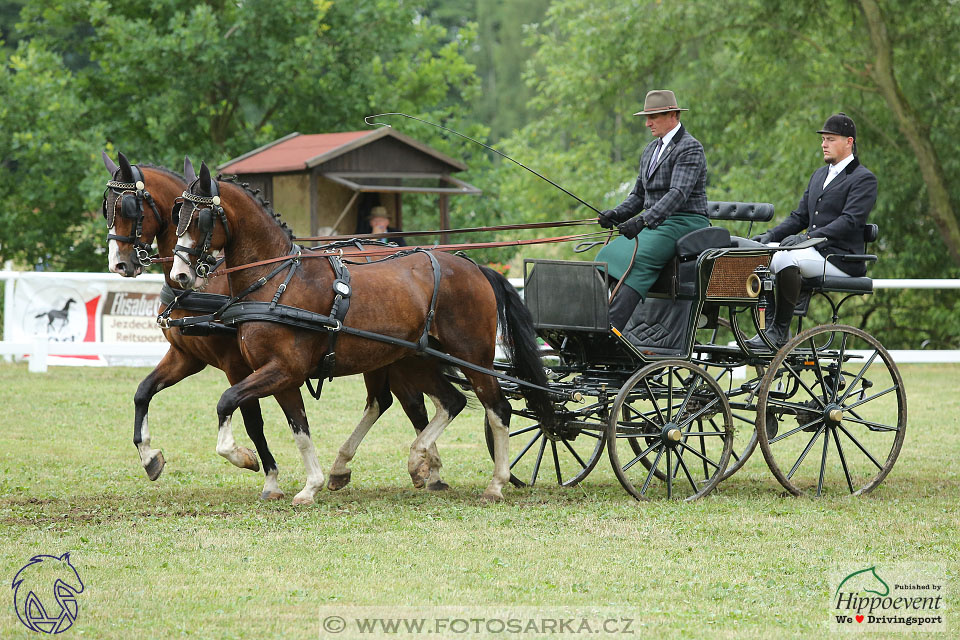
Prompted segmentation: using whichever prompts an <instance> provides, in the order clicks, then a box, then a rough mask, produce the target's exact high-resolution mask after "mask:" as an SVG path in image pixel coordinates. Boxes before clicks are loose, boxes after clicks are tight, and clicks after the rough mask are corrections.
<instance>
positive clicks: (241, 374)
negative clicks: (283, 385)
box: [224, 363, 283, 500]
mask: <svg viewBox="0 0 960 640" xmlns="http://www.w3.org/2000/svg"><path fill="white" fill-rule="evenodd" d="M225 365H226V366H224V373H226V374H227V380H229V381H230V384H231V385H234V384H237V383H238V382H240V381H241V380H243V379H244V378H245V377H247V375H249V373H250V369H249V368H248V367H247V366H246V365H233V366H229V363H225ZM240 414H241V415H242V416H243V427H244V429H246V431H247V436H248V437H249V438H250V441H251V442H253V446H254V447H256V449H257V453H258V454H260V460H261V461H262V462H263V473H264V475H265V476H266V478H265V479H264V481H263V490H262V491H261V492H260V499H261V500H279V499H280V498H282V497H283V490H281V489H280V484H279V482H278V481H277V475H278V474H279V469H278V468H277V461H276V460H275V459H274V457H273V454H272V453H271V452H270V447H269V446H268V445H267V439H266V437H264V435H263V414H262V413H261V411H260V402H258V401H256V400H252V401H248V402H244V403H242V404H241V405H240ZM237 450H238V451H240V452H241V453H240V455H238V456H234V458H236V459H237V460H241V461H244V462H247V463H249V462H251V461H252V462H253V466H252V467H251V466H243V467H242V468H244V469H252V470H254V471H257V470H259V465H258V464H257V456H256V454H254V453H253V451H250V450H249V449H247V448H246V447H241V446H239V445H237ZM227 459H228V460H230V461H231V462H233V460H232V459H231V458H229V457H228V458H227Z"/></svg>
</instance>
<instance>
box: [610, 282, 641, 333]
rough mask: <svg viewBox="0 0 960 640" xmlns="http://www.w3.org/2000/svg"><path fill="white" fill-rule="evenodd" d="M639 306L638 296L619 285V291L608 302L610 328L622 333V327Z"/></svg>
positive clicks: (634, 291) (632, 290)
mask: <svg viewBox="0 0 960 640" xmlns="http://www.w3.org/2000/svg"><path fill="white" fill-rule="evenodd" d="M638 304H640V294H639V293H637V292H636V290H634V289H631V288H630V287H628V286H627V285H625V284H624V285H621V286H620V291H617V295H616V296H614V298H613V301H611V302H610V314H609V316H608V317H609V319H610V326H611V327H615V328H616V330H617V331H623V329H624V327H626V326H627V323H628V322H629V321H630V317H631V316H632V315H633V310H634V309H636V308H637V305H638Z"/></svg>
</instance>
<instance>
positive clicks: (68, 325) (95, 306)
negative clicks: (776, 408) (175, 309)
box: [0, 271, 960, 371]
mask: <svg viewBox="0 0 960 640" xmlns="http://www.w3.org/2000/svg"><path fill="white" fill-rule="evenodd" d="M0 280H3V281H5V284H4V315H3V318H4V321H3V325H4V326H3V340H2V341H0V356H2V357H5V358H6V359H7V360H10V359H14V358H15V359H26V360H28V361H29V363H30V367H29V368H30V370H31V371H46V368H47V366H48V365H94V366H117V365H136V366H154V365H156V363H157V362H159V361H160V358H162V357H163V354H164V353H166V351H167V343H166V341H165V340H164V339H163V335H162V334H161V332H160V330H159V329H158V328H157V327H156V325H155V322H154V320H155V318H156V305H158V304H159V290H160V283H162V282H163V277H162V276H161V275H159V274H147V275H142V276H140V277H138V278H136V280H133V279H129V278H121V277H120V276H119V275H116V274H105V273H34V272H17V271H0ZM510 282H511V284H513V285H514V286H515V287H517V288H521V287H522V286H523V281H522V280H521V279H519V278H511V279H510ZM873 285H874V288H875V289H957V288H960V280H898V279H879V280H874V281H873ZM69 300H73V302H75V303H76V307H74V306H73V304H70V303H68V301H69ZM118 338H121V339H118ZM890 353H891V355H892V356H893V358H894V360H895V361H896V362H898V363H929V362H960V351H958V350H893V351H891V352H890Z"/></svg>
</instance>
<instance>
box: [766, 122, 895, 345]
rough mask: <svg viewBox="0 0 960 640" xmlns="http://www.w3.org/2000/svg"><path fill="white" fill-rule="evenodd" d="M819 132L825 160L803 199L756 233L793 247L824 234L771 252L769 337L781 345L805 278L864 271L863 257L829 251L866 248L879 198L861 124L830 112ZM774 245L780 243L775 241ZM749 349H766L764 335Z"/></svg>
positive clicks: (858, 251) (849, 251)
mask: <svg viewBox="0 0 960 640" xmlns="http://www.w3.org/2000/svg"><path fill="white" fill-rule="evenodd" d="M817 133H819V134H820V149H821V150H822V151H823V161H824V163H826V166H823V167H820V168H819V169H817V170H816V171H814V172H813V176H812V177H811V178H810V183H809V184H808V185H807V190H806V191H805V192H804V193H803V197H802V198H800V204H798V205H797V208H796V209H795V210H794V211H793V212H792V213H790V215H789V216H787V218H786V220H784V221H783V222H781V223H780V224H778V225H777V226H776V227H774V228H773V229H770V230H769V231H767V232H766V233H764V234H762V235H759V236H754V237H753V240H756V241H757V242H762V243H763V244H770V243H777V242H779V246H781V247H792V246H794V245H797V244H800V243H801V242H804V241H806V240H808V239H810V238H826V239H827V240H826V242H821V243H820V244H818V245H816V246H815V247H807V248H806V249H795V250H793V251H779V252H777V253H775V254H773V260H771V262H770V270H771V271H772V272H773V273H775V274H776V290H777V302H776V311H775V313H774V318H773V324H772V325H771V326H769V327H767V328H766V331H765V334H766V336H767V339H769V340H770V342H771V343H772V344H774V345H775V346H776V347H778V348H779V347H782V346H783V345H784V344H786V342H787V340H789V339H790V321H791V320H792V319H793V310H794V308H795V307H796V306H797V302H798V301H799V300H800V285H801V282H802V278H804V277H806V278H812V277H818V276H823V275H827V276H838V277H848V276H854V277H857V276H864V275H866V273H867V266H866V264H865V263H863V262H843V261H841V260H837V259H836V258H832V259H830V260H828V259H827V257H828V256H843V255H850V254H862V253H863V252H864V240H863V227H864V225H865V224H866V222H867V216H868V215H869V214H870V211H871V210H872V209H873V205H874V204H875V203H876V201H877V177H876V176H875V175H873V173H872V172H871V171H870V170H869V169H867V168H866V167H865V166H863V165H862V164H860V161H859V160H858V159H857V156H856V154H857V143H856V139H857V126H856V125H855V124H854V122H853V119H852V118H850V116H848V115H847V114H845V113H842V112H841V113H837V114H835V115H832V116H830V117H829V118H827V121H826V122H825V123H824V125H823V128H822V129H820V130H819V131H817ZM772 246H777V245H776V244H773V245H772ZM747 345H748V346H749V347H750V348H751V349H766V348H767V346H766V344H764V342H763V340H762V339H761V338H760V336H754V337H753V338H751V339H750V340H747Z"/></svg>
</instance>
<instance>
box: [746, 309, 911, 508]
mask: <svg viewBox="0 0 960 640" xmlns="http://www.w3.org/2000/svg"><path fill="white" fill-rule="evenodd" d="M757 416H758V418H757V434H758V442H759V444H760V449H761V451H763V457H764V458H765V459H766V461H767V465H768V466H769V467H770V471H771V472H773V475H774V476H775V477H776V478H777V480H778V481H779V482H780V484H782V485H783V486H784V488H786V489H787V491H789V492H790V493H792V494H794V495H798V496H800V495H808V494H812V495H816V496H821V495H829V494H833V495H837V494H852V495H860V494H862V493H867V492H869V491H872V490H873V489H874V488H876V487H877V485H879V484H880V483H881V482H882V481H883V479H884V478H885V477H886V476H887V474H888V473H890V470H891V469H892V468H893V464H894V462H896V459H897V456H898V455H899V454H900V448H901V446H902V445H903V438H904V436H905V434H906V427H907V394H906V391H905V390H904V388H903V380H902V379H901V377H900V371H899V370H898V369H897V366H896V364H895V363H894V362H893V359H892V358H891V357H890V354H889V353H888V352H887V350H886V349H884V348H883V347H882V346H881V345H880V343H879V342H877V340H876V338H874V337H873V336H871V335H870V334H868V333H866V332H865V331H862V330H860V329H857V328H855V327H850V326H846V325H823V326H819V327H814V328H812V329H809V330H807V331H804V332H803V333H801V334H800V335H798V336H796V337H795V338H794V339H793V340H791V341H790V342H788V343H787V344H786V345H784V347H783V348H782V349H781V350H780V351H779V352H778V353H777V355H776V356H775V357H774V359H773V361H772V362H771V363H770V366H769V368H768V369H767V373H766V375H765V376H764V379H763V382H762V386H761V389H760V396H759V399H758V403H757ZM771 418H773V419H776V420H777V421H778V422H779V424H778V426H777V427H776V428H774V427H773V426H772V425H771V428H767V427H768V424H767V423H768V422H769V420H770V419H771Z"/></svg>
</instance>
